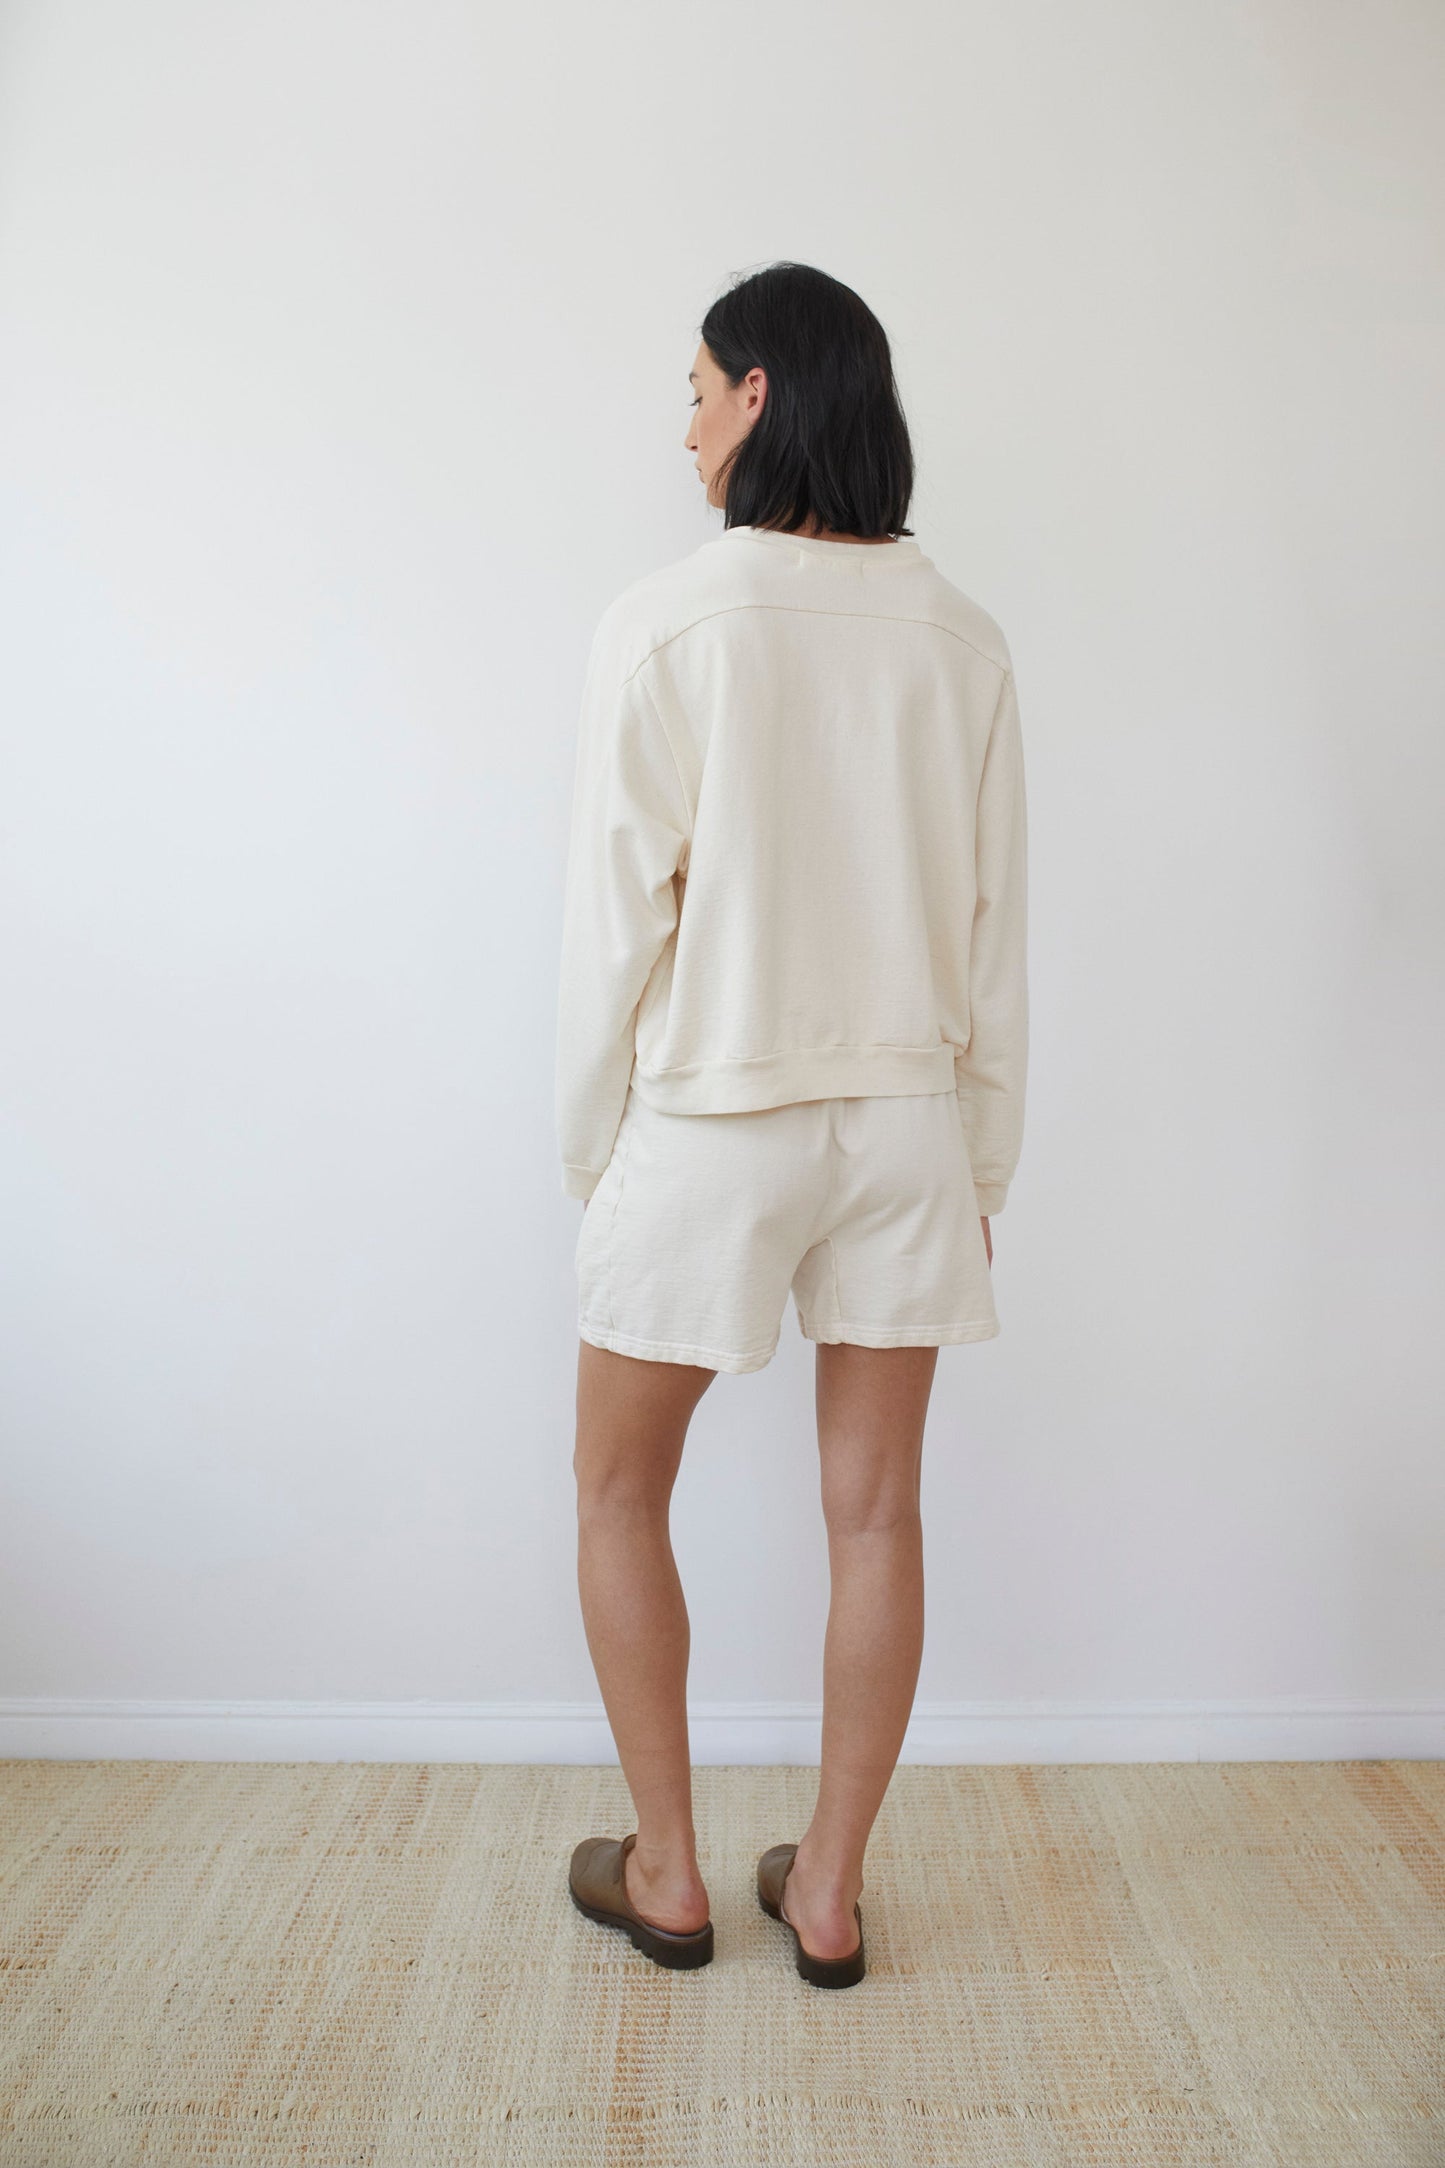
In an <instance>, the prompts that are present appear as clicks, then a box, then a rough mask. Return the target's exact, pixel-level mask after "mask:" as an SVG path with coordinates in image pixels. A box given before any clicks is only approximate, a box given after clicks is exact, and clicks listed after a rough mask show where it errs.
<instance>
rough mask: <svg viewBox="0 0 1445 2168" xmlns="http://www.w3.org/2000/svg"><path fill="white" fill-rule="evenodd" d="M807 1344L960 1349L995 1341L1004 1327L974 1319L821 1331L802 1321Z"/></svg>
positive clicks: (800, 1325)
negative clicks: (977, 1342)
mask: <svg viewBox="0 0 1445 2168" xmlns="http://www.w3.org/2000/svg"><path fill="white" fill-rule="evenodd" d="M798 1329H799V1331H800V1332H801V1333H802V1335H803V1338H804V1339H805V1340H812V1341H814V1342H816V1343H817V1344H818V1345H819V1346H820V1347H838V1346H840V1345H846V1346H849V1347H959V1346H961V1345H962V1344H963V1342H964V1341H966V1340H995V1339H997V1338H998V1335H999V1334H1000V1333H1001V1332H1002V1330H1003V1326H1002V1324H1001V1322H1000V1321H999V1319H998V1318H996V1317H994V1318H986V1317H978V1318H971V1319H970V1320H969V1321H968V1322H967V1323H965V1324H962V1325H900V1326H897V1327H893V1326H876V1325H847V1324H843V1325H828V1326H826V1327H824V1326H820V1327H818V1328H817V1329H814V1328H812V1327H811V1326H809V1325H806V1324H805V1323H804V1322H803V1319H802V1318H801V1317H799V1319H798Z"/></svg>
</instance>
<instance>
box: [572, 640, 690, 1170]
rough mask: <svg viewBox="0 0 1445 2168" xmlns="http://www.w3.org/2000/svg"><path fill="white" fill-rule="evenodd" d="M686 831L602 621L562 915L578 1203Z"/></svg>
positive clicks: (615, 1090) (615, 1104)
mask: <svg viewBox="0 0 1445 2168" xmlns="http://www.w3.org/2000/svg"><path fill="white" fill-rule="evenodd" d="M690 829H691V822H690V819H689V814H688V807H687V799H686V794H685V792H684V790H683V785H682V779H681V776H680V774H679V771H678V766H677V762H676V760H675V758H674V757H673V752H672V747H671V744H670V742H669V740H668V737H667V733H666V731H665V729H664V727H663V723H662V719H661V716H660V715H659V714H658V711H657V708H656V705H655V703H654V702H653V699H652V697H651V694H650V693H649V692H648V689H647V685H646V682H645V673H644V670H643V669H642V668H641V667H636V668H633V667H630V662H629V655H628V652H627V649H626V648H625V646H624V644H623V643H622V641H621V640H620V638H619V636H618V630H617V627H616V624H615V621H614V620H613V618H612V617H611V615H610V613H609V614H607V615H604V617H603V619H602V622H601V623H600V624H599V626H598V628H597V631H596V633H595V635H594V637H593V642H592V651H591V654H590V656H589V659H588V664H587V675H586V681H585V684H584V688H583V694H582V712H581V717H580V721H579V724H578V733H577V759H576V771H575V778H574V785H573V797H572V822H571V837H570V843H569V847H568V859H567V875H566V886H565V891H564V898H563V906H562V955H561V969H560V973H559V988H558V1010H557V1068H556V1119H557V1139H558V1144H559V1147H560V1151H561V1159H562V1189H563V1192H564V1194H565V1195H567V1196H569V1197H582V1198H587V1197H590V1196H591V1195H592V1192H593V1190H594V1189H595V1188H596V1187H597V1184H598V1182H599V1181H600V1180H601V1178H602V1175H603V1172H604V1171H605V1169H606V1166H607V1162H608V1161H609V1159H610V1158H611V1156H612V1147H613V1143H614V1141H615V1139H616V1135H617V1129H618V1125H619V1123H620V1122H621V1120H622V1110H623V1106H624V1103H625V1101H626V1098H627V1087H628V1083H629V1081H630V1079H631V1075H632V1064H633V1058H634V1054H635V1051H636V1048H635V1040H634V1027H635V1023H636V1016H637V1008H638V1004H639V1002H640V1000H641V998H642V994H643V992H644V990H645V988H646V986H647V982H648V980H649V978H650V977H651V975H652V971H653V967H654V965H655V964H656V962H657V960H658V958H659V956H660V955H661V953H662V951H663V949H664V947H665V946H666V944H667V940H668V937H669V935H670V934H671V933H672V931H673V929H674V927H675V926H676V924H677V911H678V904H677V891H676V888H675V886H674V882H673V874H674V873H675V872H676V871H677V870H678V867H679V864H680V862H682V861H683V860H684V859H685V856H686V849H687V844H688V838H689V834H690Z"/></svg>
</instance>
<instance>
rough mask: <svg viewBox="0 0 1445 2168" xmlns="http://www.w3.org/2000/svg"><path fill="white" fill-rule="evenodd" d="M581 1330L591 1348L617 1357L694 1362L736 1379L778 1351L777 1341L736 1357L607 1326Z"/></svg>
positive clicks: (761, 1365) (722, 1350) (721, 1350)
mask: <svg viewBox="0 0 1445 2168" xmlns="http://www.w3.org/2000/svg"><path fill="white" fill-rule="evenodd" d="M577 1330H578V1332H579V1334H580V1335H581V1337H582V1338H583V1339H584V1340H585V1341H587V1343H588V1345H589V1346H591V1347H602V1348H609V1349H611V1351H612V1353H613V1354H614V1355H632V1356H635V1357H636V1358H637V1359H638V1360H639V1361H641V1362H652V1363H691V1364H693V1365H695V1366H696V1367H697V1368H699V1369H702V1370H726V1371H728V1372H729V1373H731V1374H732V1375H733V1376H740V1375H742V1374H743V1373H744V1372H745V1371H749V1370H762V1369H764V1368H765V1367H766V1366H767V1364H768V1363H770V1362H771V1361H772V1359H773V1357H774V1355H776V1353H777V1351H778V1343H777V1341H776V1340H774V1341H773V1343H772V1345H771V1346H770V1347H765V1348H753V1349H751V1350H750V1351H749V1352H748V1353H747V1354H743V1355H733V1354H730V1353H729V1352H728V1351H727V1350H726V1349H725V1348H715V1347H694V1346H692V1345H691V1344H690V1343H688V1342H686V1341H674V1340H640V1339H638V1338H637V1336H636V1335H635V1334H634V1333H630V1332H614V1331H613V1330H612V1329H611V1328H610V1327H609V1326H606V1325H589V1324H583V1323H581V1322H580V1321H579V1323H578V1326H577Z"/></svg>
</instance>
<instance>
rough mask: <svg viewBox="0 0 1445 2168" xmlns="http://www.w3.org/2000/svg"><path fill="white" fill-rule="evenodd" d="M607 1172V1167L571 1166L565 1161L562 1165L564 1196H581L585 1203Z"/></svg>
mask: <svg viewBox="0 0 1445 2168" xmlns="http://www.w3.org/2000/svg"><path fill="white" fill-rule="evenodd" d="M606 1172H607V1169H606V1168H605V1167H569V1166H568V1165H567V1163H566V1162H565V1161H564V1162H563V1165H562V1194H563V1196H564V1197H580V1198H582V1200H583V1201H584V1203H585V1202H586V1200H587V1198H589V1197H590V1196H591V1195H592V1192H593V1190H594V1189H596V1187H597V1185H598V1183H599V1182H600V1181H601V1180H602V1177H603V1175H604V1174H605V1173H606Z"/></svg>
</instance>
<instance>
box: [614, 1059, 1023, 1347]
mask: <svg viewBox="0 0 1445 2168" xmlns="http://www.w3.org/2000/svg"><path fill="white" fill-rule="evenodd" d="M576 1264H577V1281H578V1292H579V1298H580V1307H579V1311H578V1319H577V1324H578V1330H579V1332H580V1333H581V1336H582V1338H583V1339H584V1340H590V1341H591V1343H592V1344H593V1346H594V1347H605V1348H613V1349H615V1350H616V1351H617V1352H618V1353H619V1354H622V1355H637V1356H641V1357H643V1358H644V1359H645V1360H648V1361H651V1362H674V1363H697V1364H701V1365H703V1366H705V1367H706V1368H708V1369H710V1370H732V1371H741V1370H761V1369H763V1367H764V1366H765V1365H766V1364H767V1363H769V1362H770V1361H771V1360H772V1357H773V1355H774V1353H775V1352H776V1349H777V1345H778V1340H779V1337H780V1334H781V1324H782V1318H783V1314H784V1310H785V1307H786V1304H787V1298H788V1292H789V1290H790V1289H791V1291H792V1295H793V1302H794V1306H795V1308H796V1310H797V1316H798V1326H799V1329H800V1330H801V1332H802V1333H803V1335H804V1336H805V1338H807V1339H809V1340H824V1341H839V1340H848V1341H854V1342H857V1343H858V1344H859V1345H861V1346H863V1347H942V1346H945V1345H949V1344H953V1343H956V1342H958V1341H962V1340H991V1339H992V1338H993V1337H994V1335H995V1334H996V1333H997V1332H998V1331H999V1329H1000V1328H999V1320H998V1313H997V1311H996V1310H995V1308H994V1301H993V1287H992V1275H991V1272H990V1268H989V1262H988V1251H987V1249H986V1248H985V1246H984V1239H983V1228H982V1227H981V1225H980V1224H979V1212H978V1198H977V1196H976V1194H975V1191H974V1186H973V1172H972V1169H971V1168H970V1165H969V1160H968V1148H967V1145H966V1143H965V1141H964V1134H963V1117H962V1113H961V1110H960V1108H959V1104H958V1095H957V1093H956V1092H951V1091H949V1092H923V1093H916V1092H915V1093H907V1094H902V1095H899V1096H897V1097H882V1096H873V1097H867V1098H854V1099H802V1100H795V1101H793V1102H791V1103H790V1104H789V1105H786V1106H781V1107H763V1108H760V1109H757V1110H755V1111H752V1112H748V1113H741V1114H671V1113H664V1112H663V1111H662V1110H661V1109H660V1108H658V1107H654V1106H652V1105H650V1104H649V1103H648V1102H647V1101H646V1100H644V1099H640V1098H639V1097H638V1095H637V1092H636V1091H635V1090H634V1089H632V1088H631V1087H629V1089H628V1094H627V1100H626V1103H625V1105H624V1107H623V1112H622V1121H621V1124H620V1125H619V1128H618V1131H617V1140H616V1143H615V1144H614V1146H613V1150H612V1157H611V1159H610V1160H609V1161H608V1163H607V1166H606V1168H605V1170H604V1172H603V1175H602V1179H601V1181H600V1182H599V1183H598V1185H597V1187H596V1189H595V1190H594V1191H593V1192H592V1196H591V1198H590V1199H589V1201H588V1204H587V1207H586V1210H585V1211H584V1212H583V1215H582V1227H581V1232H580V1233H579V1235H578V1237H577V1256H576Z"/></svg>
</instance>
